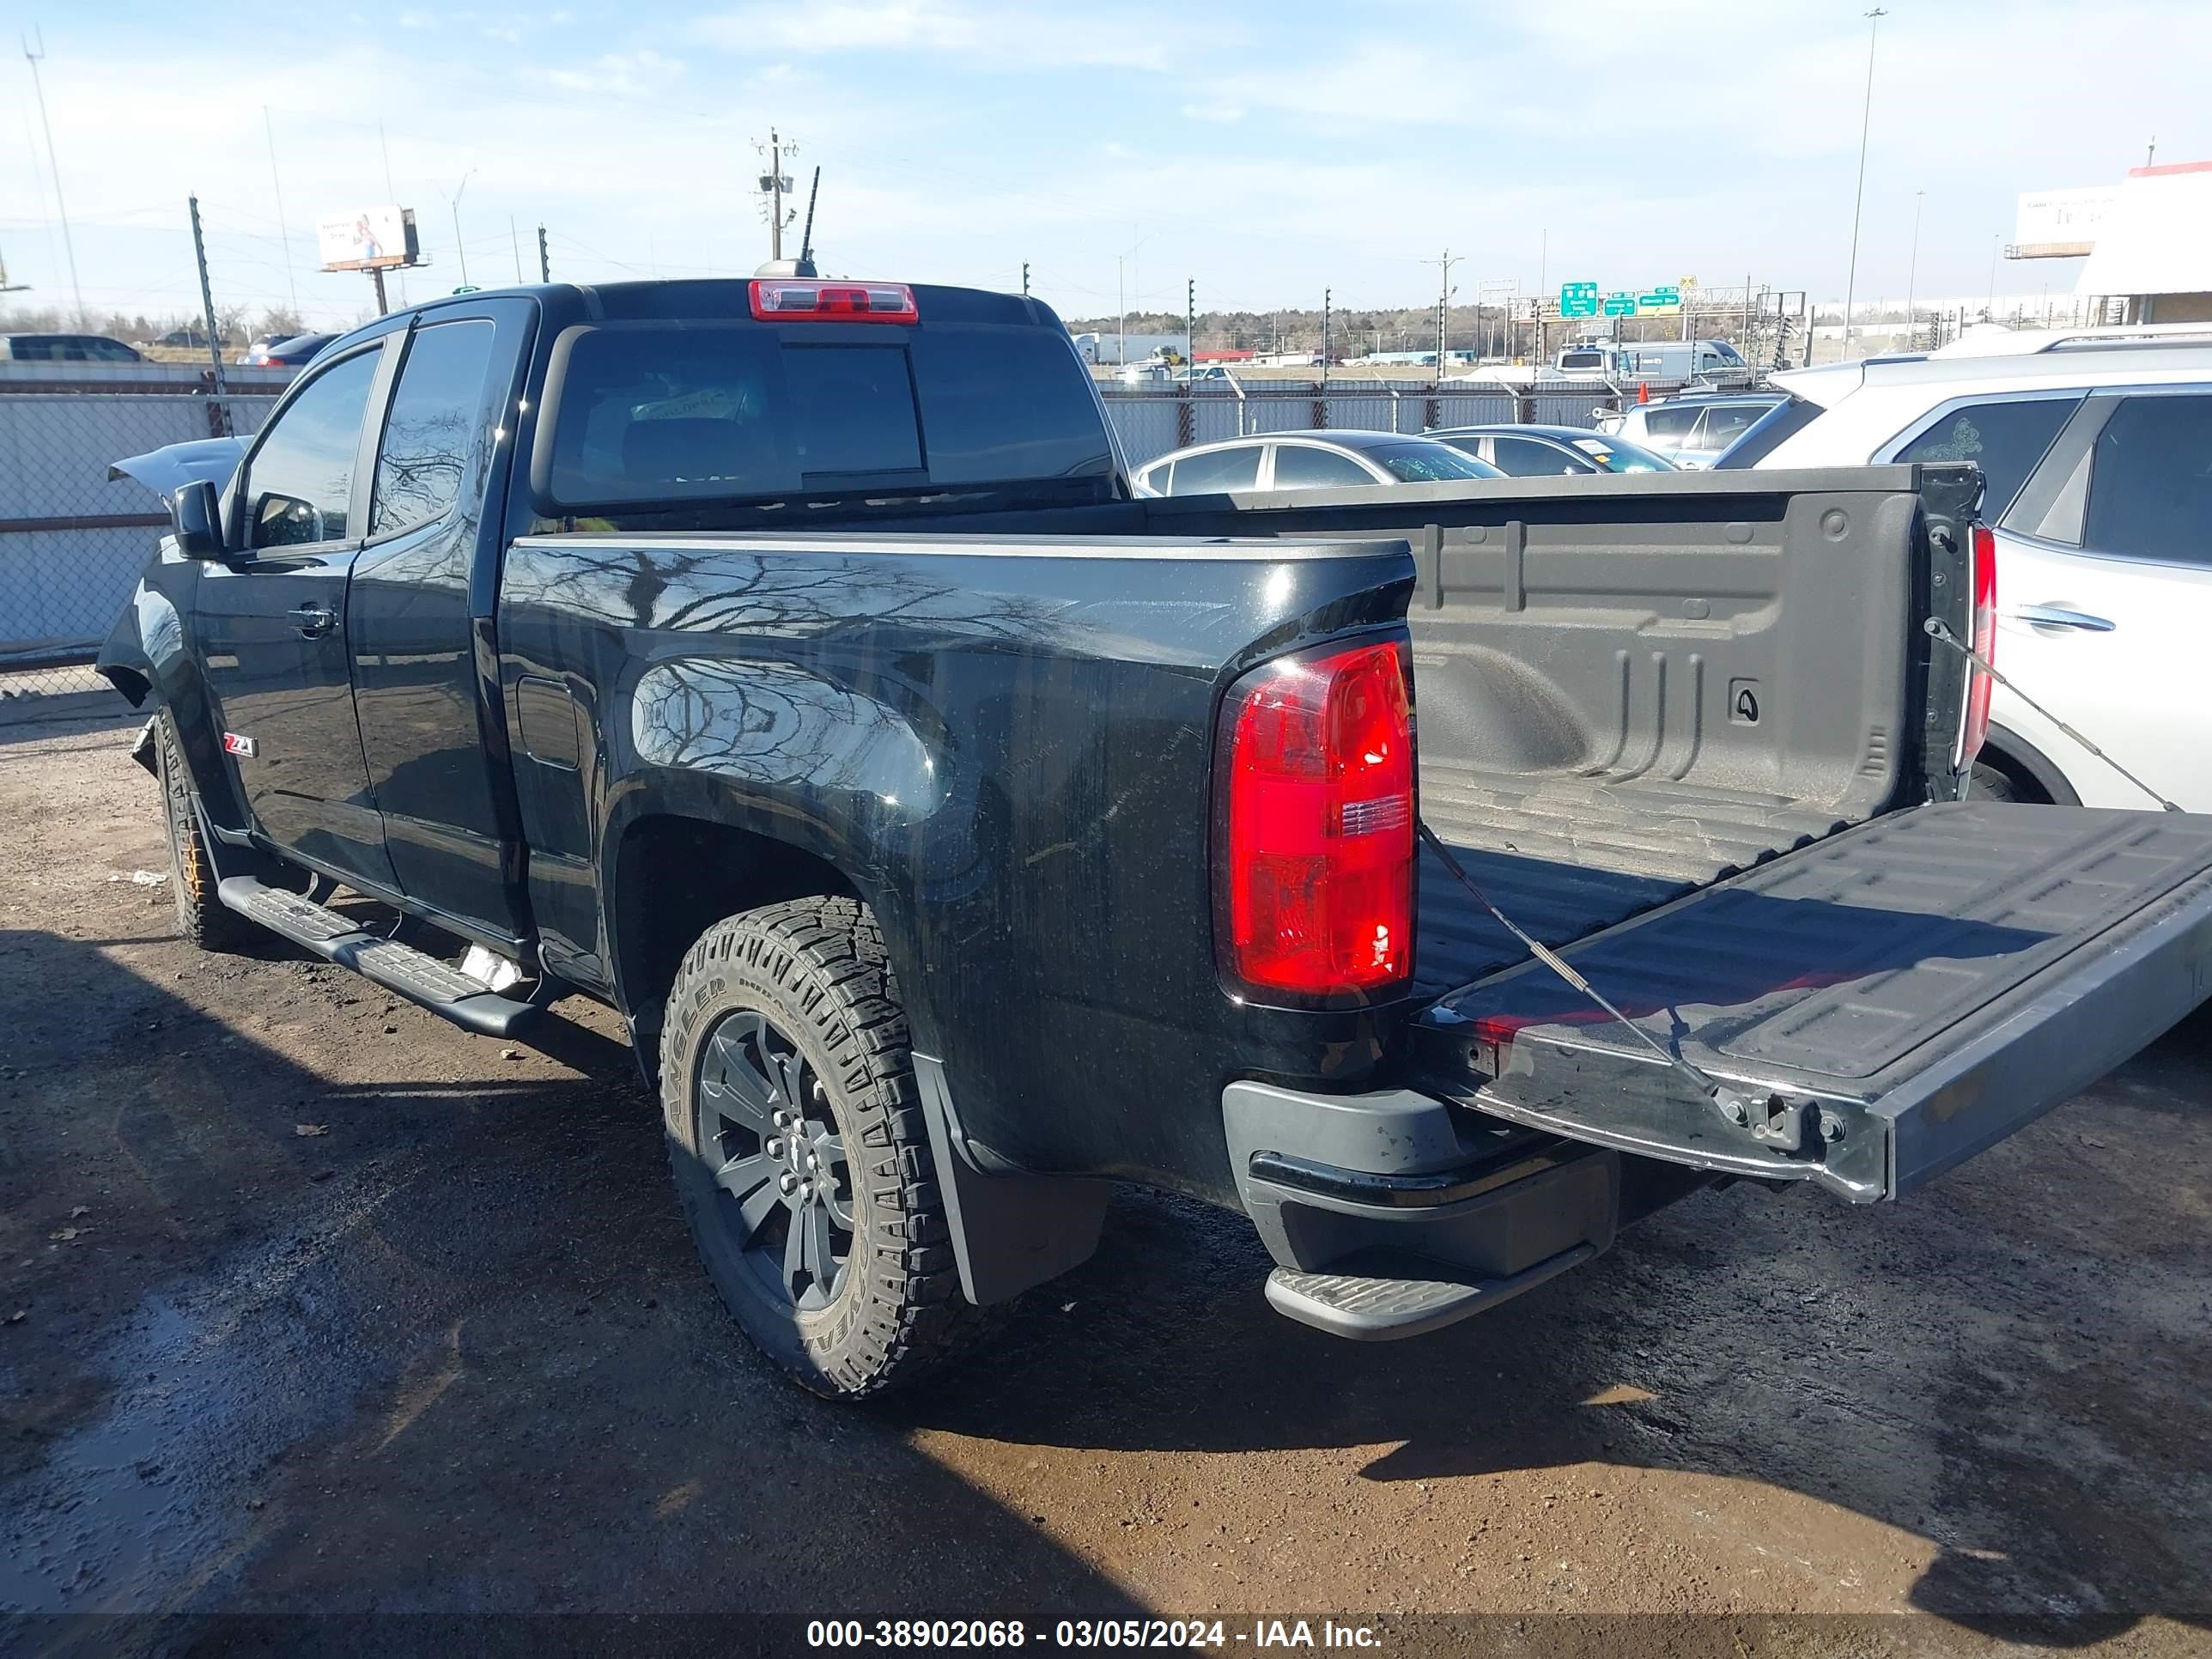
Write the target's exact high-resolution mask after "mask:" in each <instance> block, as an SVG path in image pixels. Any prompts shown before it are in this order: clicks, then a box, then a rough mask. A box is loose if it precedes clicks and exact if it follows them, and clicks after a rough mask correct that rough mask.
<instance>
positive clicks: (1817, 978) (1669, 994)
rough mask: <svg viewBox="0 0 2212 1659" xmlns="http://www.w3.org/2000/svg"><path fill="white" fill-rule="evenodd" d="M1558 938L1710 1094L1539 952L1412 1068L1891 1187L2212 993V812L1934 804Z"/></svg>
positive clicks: (1839, 1184)
mask: <svg viewBox="0 0 2212 1659" xmlns="http://www.w3.org/2000/svg"><path fill="white" fill-rule="evenodd" d="M1562 954H1563V955H1565V957H1567V958H1568V959H1569V960H1570V961H1571V962H1572V963H1573V964H1574V965H1575V967H1576V968H1577V969H1578V970H1579V971H1580V972H1581V973H1582V974H1583V975H1585V976H1586V977H1587V978H1589V980H1590V981H1592V982H1593V983H1594V984H1595V985H1596V986H1597V987H1599V988H1601V990H1602V991H1603V992H1604V994H1606V996H1607V998H1608V999H1609V1000H1612V1001H1613V1002H1614V1003H1616V1004H1617V1005H1618V1006H1620V1008H1621V1009H1622V1010H1623V1011H1624V1012H1626V1014H1627V1015H1628V1016H1629V1017H1630V1018H1632V1019H1633V1020H1634V1021H1635V1022H1636V1023H1637V1024H1638V1025H1639V1026H1641V1027H1642V1028H1643V1029H1644V1030H1645V1031H1646V1032H1648V1033H1649V1034H1650V1035H1651V1036H1653V1037H1655V1038H1656V1039H1657V1040H1658V1041H1659V1042H1661V1043H1662V1044H1665V1045H1668V1047H1669V1048H1671V1049H1672V1050H1673V1051H1674V1053H1677V1054H1680V1055H1681V1056H1682V1057H1683V1058H1685V1059H1687V1060H1690V1061H1691V1062H1692V1064H1693V1065H1695V1066H1698V1067H1699V1068H1700V1069H1702V1070H1704V1071H1705V1072H1706V1073H1709V1074H1710V1075H1711V1076H1713V1077H1715V1078H1717V1079H1720V1080H1721V1081H1722V1082H1723V1084H1725V1085H1729V1087H1728V1092H1727V1097H1726V1098H1725V1099H1724V1100H1723V1102H1722V1103H1718V1104H1716V1103H1713V1102H1711V1101H1708V1100H1705V1099H1704V1098H1702V1097H1699V1096H1698V1095H1696V1094H1695V1093H1694V1092H1693V1091H1691V1090H1690V1089H1689V1088H1688V1087H1687V1085H1685V1084H1684V1083H1683V1082H1682V1080H1681V1079H1680V1075H1679V1074H1678V1073H1675V1072H1674V1070H1673V1069H1672V1068H1671V1067H1669V1066H1668V1065H1666V1064H1665V1063H1664V1062H1663V1061H1662V1060H1661V1059H1660V1058H1659V1056H1657V1055H1656V1054H1653V1053H1652V1052H1651V1051H1650V1048H1648V1047H1646V1046H1645V1045H1644V1043H1643V1042H1641V1041H1640V1040H1639V1039H1638V1037H1637V1036H1635V1035H1634V1034H1632V1032H1629V1031H1627V1030H1623V1029H1622V1028H1621V1027H1620V1025H1619V1024H1617V1023H1615V1022H1613V1020H1612V1019H1611V1018H1608V1017H1607V1015H1605V1014H1603V1013H1602V1012H1599V1011H1598V1010H1597V1009H1595V1008H1594V1007H1592V1006H1590V1005H1589V1003H1588V1002H1587V1001H1586V1000H1583V999H1581V998H1580V997H1578V996H1577V994H1576V993H1575V992H1574V991H1572V990H1571V988H1570V987H1568V986H1567V985H1566V984H1565V982H1564V981H1561V980H1560V979H1559V977H1558V976H1557V975H1555V974H1553V972H1552V971H1551V970H1550V969H1547V968H1545V967H1543V966H1542V965H1541V964H1540V963H1534V962H1528V963H1522V964H1521V965H1520V966H1518V967H1515V968H1512V969H1507V970H1505V971H1504V972H1502V973H1498V974H1495V975H1491V976H1490V977H1488V978H1486V979H1484V980H1481V981H1478V982H1477V983H1475V984H1474V985H1471V986H1468V987H1465V988H1463V989H1462V990H1459V991H1457V992H1455V993H1453V994H1450V995H1448V996H1446V997H1444V998H1443V999H1442V1000H1439V1001H1438V1002H1437V1003H1436V1004H1435V1005H1434V1006H1431V1008H1430V1009H1429V1010H1428V1011H1427V1012H1426V1013H1425V1014H1424V1015H1423V1017H1422V1018H1421V1019H1420V1021H1419V1024H1418V1025H1417V1028H1416V1036H1415V1050H1416V1054H1417V1068H1418V1073H1419V1085H1420V1086H1423V1087H1426V1088H1429V1089H1432V1090H1434V1091H1437V1092H1438V1093H1440V1094H1443V1095H1444V1096H1445V1097H1448V1098H1450V1099H1453V1100H1455V1101H1457V1102H1460V1103H1463V1104H1467V1105H1471V1106H1474V1107H1477V1108H1479V1109H1481V1110H1483V1111H1485V1112H1488V1113H1491V1114H1493V1115H1497V1116H1499V1117H1504V1118H1507V1119H1509V1120H1511V1121H1516V1122H1521V1123H1525V1124H1528V1125H1530V1126H1531V1127H1539V1128H1544V1129H1549V1130H1551V1131H1553V1133H1558V1134H1563V1135H1567V1136H1571V1137H1573V1138H1574V1139H1581V1140H1587V1141H1592V1142H1595V1143H1597V1144H1600V1145H1603V1146H1614V1147H1618V1148H1620V1150H1622V1151H1624V1152H1635V1153H1640V1154H1643V1155H1644V1156H1648V1157H1652V1158H1665V1159H1668V1160H1670V1161H1673V1162H1675V1163H1679V1164H1689V1165H1692V1166H1693V1167H1695V1168H1698V1169H1702V1170H1715V1171H1719V1172H1722V1173H1726V1174H1733V1175H1741V1176H1756V1177H1759V1178H1762V1179H1773V1180H1802V1181H1811V1182H1815V1183H1816V1184H1818V1185H1820V1186H1822V1187H1825V1188H1828V1189H1830V1190H1831V1191H1833V1192H1835V1193H1838V1194H1841V1195H1842V1196H1844V1197H1845V1198H1848V1199H1851V1200H1857V1201H1861V1202H1864V1201H1869V1200H1875V1199H1882V1198H1895V1197H1898V1196H1899V1195H1900V1194H1903V1193H1905V1192H1908V1191H1910V1190H1911V1188H1914V1187H1916V1186H1917V1185H1918V1184H1920V1183H1921V1182H1924V1181H1927V1180H1929V1179H1930V1178H1931V1177H1933V1176H1936V1175H1938V1174H1941V1173H1942V1171H1943V1170H1948V1169H1949V1168H1951V1167H1952V1166H1953V1165H1954V1164H1959V1163H1960V1162H1962V1161H1963V1160H1964V1159H1966V1158H1971V1157H1972V1156H1973V1154H1975V1153H1976V1152H1980V1151H1982V1150H1984V1148H1986V1147H1988V1146H1992V1145H1994V1144H1995V1143H1996V1142H1997V1141H1999V1140H2001V1139H2004V1138H2005V1137H2006V1136H2007V1135H2009V1134H2011V1133H2014V1132H2015V1131H2016V1130H2018V1129H2020V1128H2021V1127H2025V1126H2026V1125H2027V1124H2028V1123H2030V1122H2032V1121H2033V1120H2034V1119H2036V1118H2037V1117H2039V1116H2040V1115H2042V1114H2043V1113H2045V1112H2046V1111H2048V1110H2050V1109H2051V1108H2052V1107H2054V1106H2057V1105H2058V1104H2060V1103H2062V1102H2063V1101H2065V1100H2067V1099H2069V1098H2070V1097H2072V1096H2074V1095H2075V1093H2077V1092H2078V1091H2081V1089H2083V1088H2085V1087H2087V1085H2090V1084H2092V1083H2093V1082H2095V1081H2096V1080H2097V1079H2099V1078H2100V1077H2102V1076H2103V1075H2104V1074H2105V1073H2107V1072H2109V1071H2110V1070H2112V1067H2114V1066H2118V1065H2119V1064H2120V1063H2121V1062H2123V1061H2124V1060H2127V1059H2128V1058H2129V1057H2130V1056H2131V1055H2133V1054H2135V1053H2136V1051H2138V1050H2139V1049H2141V1048H2143V1047H2144V1046H2145V1045H2146V1044H2148V1043H2149V1042H2152V1041H2153V1040H2154V1039H2155V1038H2156V1037H2157V1036H2159V1035H2160V1033H2162V1032H2163V1031H2165V1030H2166V1029H2167V1028H2168V1027H2169V1026H2171V1025H2172V1024H2173V1023H2174V1022H2175V1021H2177V1020H2179V1019H2180V1018H2182V1017H2183V1016H2185V1015H2186V1014H2187V1013H2189V1012H2191V1010H2192V1009H2194V1008H2195V1007H2197V1006H2198V1005H2199V1004H2201V1003H2203V1001H2205V1000H2207V999H2208V997H2212V817H2203V816H2197V815H2189V814H2178V813H2151V812H2112V811H2093V810H2089V809H2086V808H2081V807H2062V806H2015V805H1997V804H1993V803H1985V802H1947V803H1942V804H1936V805H1927V806H1922V807H1918V808H1916V809H1914V810H1912V811H1907V812H1902V813H1899V814H1896V815H1894V816H1892V817H1886V818H1882V819H1879V820H1877V821H1876V822H1875V823H1869V824H1866V825H1863V826H1861V827H1860V828H1858V829H1853V830H1849V831H1846V832H1844V834H1841V835H1838V836H1834V837H1832V839H1830V840H1827V841H1824V842H1820V843H1818V844H1816V845H1814V846H1812V847H1808V848H1802V849H1801V850H1799V851H1797V852H1795V853H1792V854H1786V855H1784V856H1783V857H1781V858H1778V859H1777V860H1773V861H1771V863H1768V864H1765V865H1763V866H1759V868H1758V869H1755V870H1753V871H1751V872H1747V873H1746V874H1744V875H1741V876H1739V877H1736V878H1733V879H1731V880H1729V881H1725V882H1722V883H1719V884H1716V885H1714V886H1712V887H1709V888H1706V889H1704V890H1701V891H1699V892H1696V893H1693V894H1692V895H1690V896H1686V897H1685V898H1681V899H1678V900H1676V901H1675V902H1673V903H1671V904H1668V905H1666V906H1663V907H1662V908H1658V909H1656V910H1653V911H1651V912H1650V913H1648V914H1647V915H1642V916H1639V917H1637V918H1636V919H1634V920H1633V921H1627V922H1624V923H1622V924H1620V926H1618V927H1610V928H1607V929H1606V930H1605V931H1604V932H1602V933H1597V934H1595V935H1594V936H1592V937H1591V938H1589V939H1584V940H1583V941H1582V942H1581V943H1580V944H1578V945H1573V946H1571V947H1569V948H1568V949H1566V950H1565V951H1563V952H1562Z"/></svg>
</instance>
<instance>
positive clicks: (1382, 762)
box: [1214, 641, 1414, 997]
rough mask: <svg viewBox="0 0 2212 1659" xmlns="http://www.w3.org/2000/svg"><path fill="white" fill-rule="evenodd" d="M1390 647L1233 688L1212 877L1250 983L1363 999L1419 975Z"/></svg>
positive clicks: (1285, 666) (1312, 662)
mask: <svg viewBox="0 0 2212 1659" xmlns="http://www.w3.org/2000/svg"><path fill="white" fill-rule="evenodd" d="M1411 684H1412V677H1411V675H1410V673H1409V672H1408V669H1407V657H1406V647H1405V646H1404V644H1403V643H1402V642H1401V641H1390V642H1389V643H1387V644H1382V645H1366V646H1360V647H1357V648H1355V649H1353V650H1350V651H1339V652H1335V653H1331V654H1329V655H1327V656H1320V657H1290V658H1285V659H1283V660H1281V661H1279V662H1274V663H1270V664H1268V665H1266V666H1265V667H1263V668H1259V669H1255V670H1254V671H1252V672H1251V673H1249V674H1248V675H1246V676H1245V677H1244V678H1243V679H1241V680H1239V681H1238V682H1237V684H1236V685H1235V686H1233V687H1232V688H1231V690H1230V693H1229V697H1228V700H1227V702H1226V703H1225V706H1224V708H1223V711H1222V725H1223V731H1224V734H1225V744H1224V747H1223V754H1222V777H1221V781H1220V786H1219V787H1220V789H1221V792H1222V794H1223V797H1224V802H1223V814H1222V818H1223V824H1224V829H1223V834H1222V840H1221V844H1220V859H1219V862H1218V866H1217V867H1216V870H1215V873H1214V879H1215V881H1216V883H1217V884H1218V891H1219V892H1220V894H1221V896H1222V897H1221V902H1220V903H1219V906H1218V915H1219V927H1220V945H1221V953H1222V961H1223V965H1224V966H1225V968H1226V969H1227V970H1228V972H1229V974H1230V975H1231V977H1233V978H1235V979H1237V980H1238V981H1242V982H1243V984H1245V985H1247V986H1249V987H1254V988H1255V989H1260V990H1267V991H1287V992H1291V993H1295V994H1298V995H1300V996H1310V997H1335V996H1341V995H1346V994H1362V995H1367V996H1371V995H1373V994H1376V993H1377V992H1379V991H1383V990H1385V989H1388V988H1389V987H1395V986H1396V985H1399V984H1401V983H1402V982H1403V981H1406V980H1407V979H1408V978H1410V977H1411V976H1412V973H1413V865H1414V857H1413V813H1414V806H1413V699H1412V696H1411Z"/></svg>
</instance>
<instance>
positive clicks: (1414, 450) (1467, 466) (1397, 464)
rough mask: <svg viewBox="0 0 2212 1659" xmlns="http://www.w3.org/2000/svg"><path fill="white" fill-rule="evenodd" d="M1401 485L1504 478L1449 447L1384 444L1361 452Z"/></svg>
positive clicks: (1495, 470)
mask: <svg viewBox="0 0 2212 1659" xmlns="http://www.w3.org/2000/svg"><path fill="white" fill-rule="evenodd" d="M1360 453H1362V454H1363V455H1364V456H1366V457H1367V459H1369V460H1370V461H1373V462H1375V463H1376V465H1379V466H1380V467H1382V468H1383V471H1386V472H1388V473H1389V475H1390V476H1391V477H1394V478H1395V479H1396V480H1397V481H1398V482H1399V483H1450V482H1451V481H1452V480H1453V479H1455V478H1502V477H1504V476H1505V475H1504V473H1503V472H1500V471H1498V469H1497V468H1496V467H1494V466H1492V465H1488V464H1487V463H1486V462H1482V461H1478V460H1476V459H1474V456H1472V455H1462V454H1461V453H1459V451H1457V450H1456V449H1454V448H1453V447H1451V446H1450V445H1449V444H1443V443H1430V444H1385V445H1383V446H1382V447H1379V448H1376V449H1365V450H1362V451H1361V452H1360Z"/></svg>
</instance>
